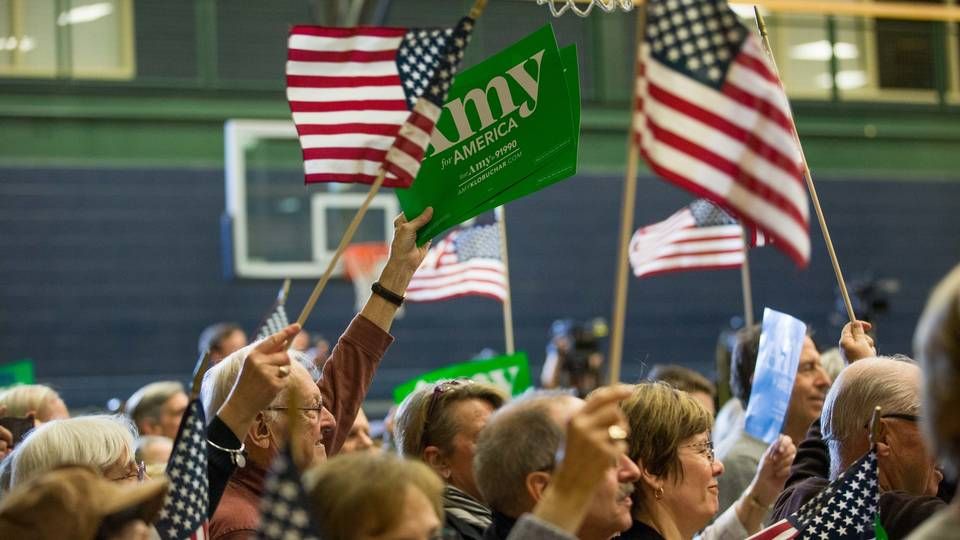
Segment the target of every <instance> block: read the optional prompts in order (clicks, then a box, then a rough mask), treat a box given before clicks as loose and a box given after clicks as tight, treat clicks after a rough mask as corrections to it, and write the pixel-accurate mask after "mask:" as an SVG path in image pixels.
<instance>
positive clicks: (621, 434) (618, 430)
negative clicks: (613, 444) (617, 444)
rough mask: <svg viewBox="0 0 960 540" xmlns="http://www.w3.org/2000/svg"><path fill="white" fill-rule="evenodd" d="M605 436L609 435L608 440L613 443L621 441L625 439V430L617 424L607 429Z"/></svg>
mask: <svg viewBox="0 0 960 540" xmlns="http://www.w3.org/2000/svg"><path fill="white" fill-rule="evenodd" d="M607 434H608V435H610V440H613V441H622V440H624V439H626V438H627V430H625V429H623V428H622V427H620V426H618V425H617V424H614V425H612V426H610V427H608V428H607Z"/></svg>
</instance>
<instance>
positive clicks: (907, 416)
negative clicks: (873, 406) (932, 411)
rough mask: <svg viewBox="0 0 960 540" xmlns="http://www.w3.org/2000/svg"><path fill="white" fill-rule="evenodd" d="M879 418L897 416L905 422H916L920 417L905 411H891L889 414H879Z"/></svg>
mask: <svg viewBox="0 0 960 540" xmlns="http://www.w3.org/2000/svg"><path fill="white" fill-rule="evenodd" d="M880 418H898V419H900V420H906V421H907V422H913V423H917V422H919V421H920V417H919V416H917V415H915V414H905V413H891V414H881V415H880Z"/></svg>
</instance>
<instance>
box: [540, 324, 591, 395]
mask: <svg viewBox="0 0 960 540" xmlns="http://www.w3.org/2000/svg"><path fill="white" fill-rule="evenodd" d="M551 334H552V335H553V337H552V338H551V339H550V342H549V343H548V344H547V358H546V361H545V362H544V364H543V371H542V372H541V374H540V382H541V384H542V385H543V387H544V388H570V389H572V390H574V392H575V393H576V395H577V396H578V397H581V398H583V397H586V395H587V394H589V393H590V392H591V391H592V390H594V389H595V388H597V387H598V386H600V371H601V369H602V368H603V353H601V352H600V338H602V337H604V336H605V335H606V327H605V324H604V323H603V321H601V320H596V321H594V322H593V323H591V324H590V325H581V324H579V323H577V322H574V321H573V320H570V319H562V320H558V321H555V322H554V323H553V326H552V328H551Z"/></svg>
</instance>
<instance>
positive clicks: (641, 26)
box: [609, 9, 646, 384]
mask: <svg viewBox="0 0 960 540" xmlns="http://www.w3.org/2000/svg"><path fill="white" fill-rule="evenodd" d="M645 26H646V11H645V10H643V9H640V10H637V44H636V47H635V50H636V51H637V53H638V54H639V51H640V44H641V43H643V36H644V31H645ZM639 63H640V58H639V57H638V58H637V64H635V65H634V74H633V81H634V91H633V95H632V96H631V100H632V103H631V105H630V127H629V129H628V130H627V171H626V173H625V174H624V177H623V197H622V201H621V202H622V204H621V206H620V240H619V241H620V243H619V244H618V245H617V248H618V256H617V281H616V293H615V295H614V299H613V328H612V329H611V332H610V371H609V378H610V384H616V383H618V382H620V365H621V360H622V358H623V332H624V330H623V329H624V324H625V321H626V318H627V267H628V266H629V264H628V260H629V257H630V235H631V233H632V232H633V213H634V212H633V211H634V208H633V207H634V203H635V202H636V199H637V168H638V167H639V164H640V149H639V142H638V141H634V131H633V118H634V117H635V116H636V113H637V88H638V86H637V75H638V73H637V69H638V66H639Z"/></svg>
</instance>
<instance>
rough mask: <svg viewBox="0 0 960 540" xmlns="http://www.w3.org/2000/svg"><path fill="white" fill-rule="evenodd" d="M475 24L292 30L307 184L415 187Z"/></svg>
mask: <svg viewBox="0 0 960 540" xmlns="http://www.w3.org/2000/svg"><path fill="white" fill-rule="evenodd" d="M473 25H474V20H473V19H472V18H471V17H464V18H463V19H462V20H461V21H460V22H459V24H457V26H456V27H455V28H445V29H437V28H434V29H417V28H381V27H361V28H327V27H321V26H295V27H294V28H293V30H292V31H291V32H290V39H289V45H288V55H287V58H288V61H287V100H288V101H289V103H290V111H291V112H292V113H293V121H294V123H295V124H296V126H297V132H298V133H299V135H300V146H301V147H302V149H303V166H304V170H305V173H306V182H307V183H308V184H309V183H312V182H360V183H365V184H372V183H374V182H375V180H376V178H377V175H378V173H379V172H380V171H381V169H383V170H385V171H386V176H385V178H384V184H383V185H385V186H387V187H409V186H410V185H411V184H412V183H413V180H414V179H415V178H416V176H417V173H418V172H419V171H420V162H421V161H422V160H423V157H424V153H425V152H426V150H427V147H428V146H429V144H430V135H431V134H432V132H433V128H434V125H435V124H436V122H437V119H438V118H439V117H440V113H441V111H442V109H443V104H444V101H445V100H446V96H447V91H448V90H449V89H450V84H451V83H452V82H453V76H454V74H455V73H456V71H457V69H458V67H459V66H460V62H461V60H463V52H464V49H465V48H466V46H467V43H468V42H469V40H470V35H471V33H472V31H473Z"/></svg>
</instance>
